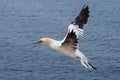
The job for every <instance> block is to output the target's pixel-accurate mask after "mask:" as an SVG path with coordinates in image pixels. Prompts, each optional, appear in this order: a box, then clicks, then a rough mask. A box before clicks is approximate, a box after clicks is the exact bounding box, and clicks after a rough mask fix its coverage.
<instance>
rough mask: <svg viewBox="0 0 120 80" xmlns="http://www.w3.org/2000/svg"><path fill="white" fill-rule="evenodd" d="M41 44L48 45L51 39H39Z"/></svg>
mask: <svg viewBox="0 0 120 80" xmlns="http://www.w3.org/2000/svg"><path fill="white" fill-rule="evenodd" d="M41 42H42V43H43V44H46V45H50V44H51V42H52V39H51V38H42V39H41Z"/></svg>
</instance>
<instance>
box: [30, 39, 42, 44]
mask: <svg viewBox="0 0 120 80" xmlns="http://www.w3.org/2000/svg"><path fill="white" fill-rule="evenodd" d="M37 43H42V41H41V40H39V41H35V42H33V43H32V44H37Z"/></svg>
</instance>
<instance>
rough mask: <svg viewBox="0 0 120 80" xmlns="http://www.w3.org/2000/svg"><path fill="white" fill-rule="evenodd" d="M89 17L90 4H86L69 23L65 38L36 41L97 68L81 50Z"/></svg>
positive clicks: (90, 67) (91, 67)
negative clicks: (84, 27) (80, 44)
mask: <svg viewBox="0 0 120 80" xmlns="http://www.w3.org/2000/svg"><path fill="white" fill-rule="evenodd" d="M88 17H89V11H88V6H84V7H83V8H82V10H81V12H80V13H79V15H78V16H77V17H76V18H75V20H74V21H73V22H72V23H71V24H70V25H69V27H68V32H67V35H66V36H65V38H64V39H63V40H61V41H57V40H54V39H51V38H42V39H40V40H39V41H37V42H35V43H38V42H42V43H43V44H45V45H48V46H49V47H51V48H52V49H53V50H56V51H59V52H61V53H63V54H64V55H66V56H69V57H71V58H74V59H77V60H80V62H81V64H82V65H84V66H85V67H86V68H89V69H96V68H95V66H94V65H92V64H91V63H90V61H88V59H87V58H86V57H85V56H84V54H82V52H81V51H80V50H79V41H80V40H81V39H82V37H83V25H84V24H86V23H87V19H88Z"/></svg>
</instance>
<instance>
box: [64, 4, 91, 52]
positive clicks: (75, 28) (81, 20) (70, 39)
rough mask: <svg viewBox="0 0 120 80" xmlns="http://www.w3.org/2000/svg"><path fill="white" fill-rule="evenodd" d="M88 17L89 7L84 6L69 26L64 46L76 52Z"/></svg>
mask: <svg viewBox="0 0 120 80" xmlns="http://www.w3.org/2000/svg"><path fill="white" fill-rule="evenodd" d="M88 17H89V8H88V6H86V5H84V6H83V8H82V10H81V11H80V13H79V15H78V16H77V17H76V18H75V20H74V21H73V22H72V23H71V24H70V25H69V27H68V33H67V35H66V37H65V38H64V39H63V42H62V46H67V47H70V48H72V49H74V50H75V49H76V48H77V47H78V43H79V41H80V40H81V38H82V36H83V26H84V24H86V23H87V20H88Z"/></svg>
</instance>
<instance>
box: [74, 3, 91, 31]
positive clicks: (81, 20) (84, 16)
mask: <svg viewBox="0 0 120 80" xmlns="http://www.w3.org/2000/svg"><path fill="white" fill-rule="evenodd" d="M88 17H89V6H88V5H86V4H84V6H83V8H82V9H81V11H80V12H79V15H78V16H77V17H76V18H75V20H74V21H73V22H72V24H75V25H79V28H82V29H83V25H84V24H86V23H87V21H88Z"/></svg>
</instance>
